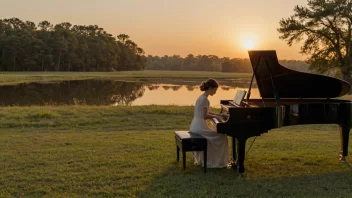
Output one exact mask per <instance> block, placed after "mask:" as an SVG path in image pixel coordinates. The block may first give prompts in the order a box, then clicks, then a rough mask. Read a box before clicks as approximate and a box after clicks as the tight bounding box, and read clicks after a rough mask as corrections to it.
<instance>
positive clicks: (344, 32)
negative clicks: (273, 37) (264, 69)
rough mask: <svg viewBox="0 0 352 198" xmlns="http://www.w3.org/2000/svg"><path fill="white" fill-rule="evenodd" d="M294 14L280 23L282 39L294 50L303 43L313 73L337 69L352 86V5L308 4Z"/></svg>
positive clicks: (340, 1) (347, 0) (347, 1)
mask: <svg viewBox="0 0 352 198" xmlns="http://www.w3.org/2000/svg"><path fill="white" fill-rule="evenodd" d="M294 12H295V13H294V14H293V15H292V16H290V17H289V18H286V19H281V20H280V28H278V32H279V33H281V35H280V38H281V39H283V40H286V41H287V44H288V45H289V46H291V45H292V44H293V42H294V41H296V42H300V41H304V42H303V46H302V47H301V53H303V54H306V55H309V56H310V57H309V58H308V63H309V64H310V69H313V70H316V71H318V72H320V73H324V72H327V71H330V70H334V69H338V70H339V71H340V72H341V78H342V79H343V80H346V81H348V82H349V83H352V79H351V74H352V1H351V0H308V5H307V6H298V5H297V6H295V7H294Z"/></svg>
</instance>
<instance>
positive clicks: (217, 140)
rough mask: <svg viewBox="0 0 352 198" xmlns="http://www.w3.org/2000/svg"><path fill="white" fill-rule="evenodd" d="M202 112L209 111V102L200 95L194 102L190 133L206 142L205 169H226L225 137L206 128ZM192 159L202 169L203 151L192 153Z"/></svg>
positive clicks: (226, 151)
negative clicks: (195, 134) (200, 136)
mask: <svg viewBox="0 0 352 198" xmlns="http://www.w3.org/2000/svg"><path fill="white" fill-rule="evenodd" d="M204 107H206V108H204ZM204 111H207V112H208V111H209V100H208V97H207V96H205V95H201V96H199V98H198V99H197V101H196V105H195V109H194V117H193V120H192V123H191V126H190V131H191V132H194V133H199V134H201V135H202V136H204V137H205V138H206V139H207V140H208V150H207V168H223V167H226V166H227V163H228V144H227V137H226V135H224V134H221V133H217V132H216V131H215V130H213V129H211V128H209V127H208V125H207V123H206V121H205V119H204V113H205V112H204ZM193 158H194V160H195V164H197V165H202V166H203V167H204V157H203V151H197V152H193Z"/></svg>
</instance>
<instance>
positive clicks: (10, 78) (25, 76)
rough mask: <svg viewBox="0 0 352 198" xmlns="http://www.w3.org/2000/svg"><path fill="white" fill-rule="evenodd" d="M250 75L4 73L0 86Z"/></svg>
mask: <svg viewBox="0 0 352 198" xmlns="http://www.w3.org/2000/svg"><path fill="white" fill-rule="evenodd" d="M251 76H252V74H250V73H222V72H200V71H154V70H145V71H122V72H2V73H0V85H9V84H19V83H30V82H49V81H63V80H85V79H104V80H124V81H137V82H158V81H159V80H160V79H163V82H165V79H168V80H169V81H171V82H172V81H173V80H178V81H179V80H185V81H187V80H205V79H207V78H210V77H211V78H215V79H218V80H231V81H232V80H250V78H251Z"/></svg>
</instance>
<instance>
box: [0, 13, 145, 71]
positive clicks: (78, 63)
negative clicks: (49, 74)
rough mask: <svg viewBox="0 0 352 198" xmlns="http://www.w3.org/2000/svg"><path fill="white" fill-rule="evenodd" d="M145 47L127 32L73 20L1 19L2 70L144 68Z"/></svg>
mask: <svg viewBox="0 0 352 198" xmlns="http://www.w3.org/2000/svg"><path fill="white" fill-rule="evenodd" d="M145 63H146V60H145V56H144V51H143V49H142V48H140V47H138V45H137V44H136V43H135V42H133V41H132V40H130V39H129V36H128V35H126V34H119V35H117V36H116V37H115V36H113V35H111V34H109V33H107V32H106V31H105V30H104V29H103V28H101V27H99V26H97V25H88V26H85V25H72V24H71V23H69V22H63V23H60V24H56V25H54V24H51V23H50V22H48V21H42V22H40V23H39V24H38V25H36V24H35V23H33V22H31V21H22V20H20V19H18V18H8V19H2V20H0V70H1V71H122V70H143V69H144V67H145Z"/></svg>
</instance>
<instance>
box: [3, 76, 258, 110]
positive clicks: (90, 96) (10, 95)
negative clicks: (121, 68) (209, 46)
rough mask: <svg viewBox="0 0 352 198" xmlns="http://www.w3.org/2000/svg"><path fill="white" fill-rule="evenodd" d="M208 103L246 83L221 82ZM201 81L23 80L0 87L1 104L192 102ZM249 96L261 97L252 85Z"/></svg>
mask: <svg viewBox="0 0 352 198" xmlns="http://www.w3.org/2000/svg"><path fill="white" fill-rule="evenodd" d="M219 83H220V87H219V89H218V91H217V93H216V94H215V95H214V96H209V101H210V105H211V106H213V107H219V106H220V100H231V99H233V97H234V95H235V93H236V91H237V90H248V87H249V82H237V81H230V82H229V81H227V82H221V81H219ZM199 84H200V82H196V81H173V82H172V83H170V82H163V81H160V82H153V83H152V82H125V81H115V80H72V81H61V82H50V83H47V82H46V83H39V82H36V83H23V84H18V85H4V86H0V105H2V106H32V105H72V104H76V105H110V106H117V105H151V104H155V105H194V103H195V101H196V99H197V98H198V96H199V95H201V94H202V93H203V92H202V91H200V89H199ZM251 92H252V93H251V98H260V95H259V91H258V88H257V87H256V86H255V84H254V86H253V87H252V91H251Z"/></svg>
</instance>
